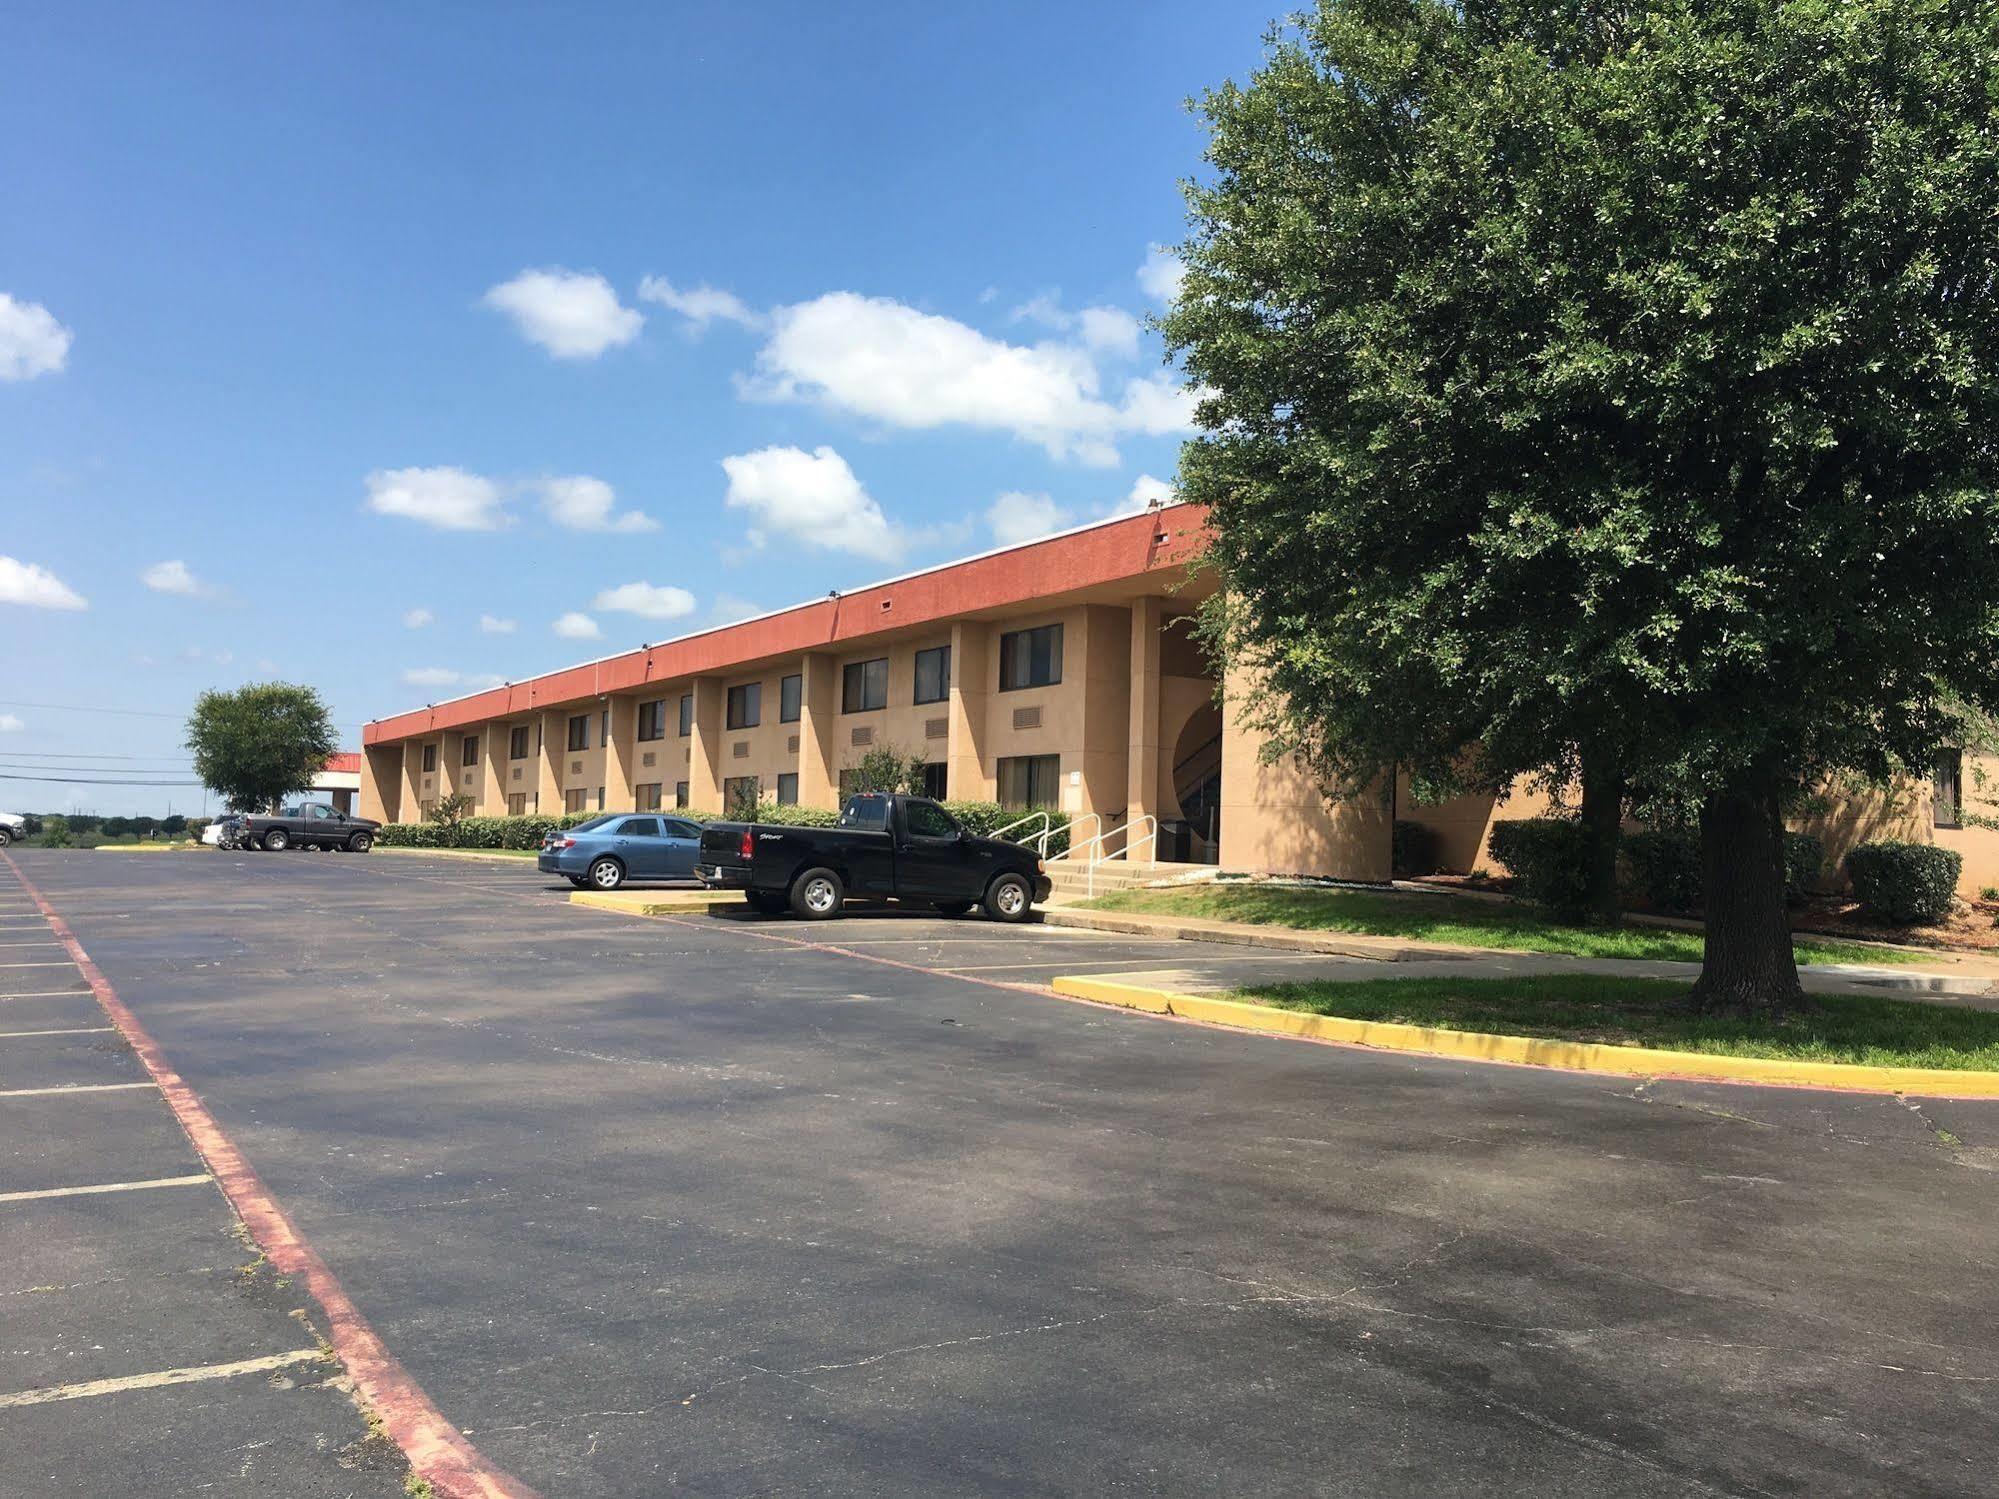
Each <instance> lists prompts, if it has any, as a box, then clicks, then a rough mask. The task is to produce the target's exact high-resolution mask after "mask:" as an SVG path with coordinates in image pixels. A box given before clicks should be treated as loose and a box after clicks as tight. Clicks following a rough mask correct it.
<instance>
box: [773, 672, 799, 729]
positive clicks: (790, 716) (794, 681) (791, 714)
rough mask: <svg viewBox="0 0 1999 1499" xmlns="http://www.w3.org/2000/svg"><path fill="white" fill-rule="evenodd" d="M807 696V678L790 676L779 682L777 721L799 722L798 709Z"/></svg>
mask: <svg viewBox="0 0 1999 1499" xmlns="http://www.w3.org/2000/svg"><path fill="white" fill-rule="evenodd" d="M804 698H805V678H804V677H802V676H790V677H786V678H784V680H783V681H781V682H779V683H778V684H777V721H778V722H779V723H797V722H798V710H799V706H800V704H801V703H802V702H803V701H804Z"/></svg>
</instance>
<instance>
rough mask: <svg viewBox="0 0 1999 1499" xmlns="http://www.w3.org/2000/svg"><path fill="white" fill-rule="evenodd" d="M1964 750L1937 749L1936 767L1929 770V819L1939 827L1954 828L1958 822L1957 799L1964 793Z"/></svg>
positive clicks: (1958, 802) (1958, 803)
mask: <svg viewBox="0 0 1999 1499" xmlns="http://www.w3.org/2000/svg"><path fill="white" fill-rule="evenodd" d="M1963 783H1964V751H1963V750H1954V749H1947V750H1939V751H1937V763H1936V769H1935V770H1933V771H1931V772H1930V820H1931V821H1932V822H1933V823H1935V825H1936V826H1938V827H1940V828H1954V827H1958V826H1960V825H1961V824H1960V823H1959V822H1958V808H1959V807H1960V806H1961V805H1962V803H1961V801H1960V800H1959V799H1960V798H1961V797H1962V796H1963V794H1964V784H1963Z"/></svg>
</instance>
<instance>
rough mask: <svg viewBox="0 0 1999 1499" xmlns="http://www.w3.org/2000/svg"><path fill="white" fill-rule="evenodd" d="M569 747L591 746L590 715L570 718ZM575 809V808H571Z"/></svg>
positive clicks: (583, 714) (582, 714) (583, 748)
mask: <svg viewBox="0 0 1999 1499" xmlns="http://www.w3.org/2000/svg"><path fill="white" fill-rule="evenodd" d="M569 747H570V748H571V749H573V750H587V749H588V748H590V715H589V714H588V713H578V714H577V715H576V716H575V717H574V718H572V719H570V720H569ZM571 810H572V811H573V810H575V809H574V808H572V809H571Z"/></svg>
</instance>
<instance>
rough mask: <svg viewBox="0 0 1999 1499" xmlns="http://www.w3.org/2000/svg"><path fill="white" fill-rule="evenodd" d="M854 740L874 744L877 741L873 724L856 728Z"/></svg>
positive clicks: (858, 742) (859, 742) (857, 742)
mask: <svg viewBox="0 0 1999 1499" xmlns="http://www.w3.org/2000/svg"><path fill="white" fill-rule="evenodd" d="M853 742H854V743H855V744H873V743H874V742H875V731H874V727H873V726H872V725H868V726H866V727H863V728H858V729H856V730H854V739H853Z"/></svg>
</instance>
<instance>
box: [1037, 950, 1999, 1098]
mask: <svg viewBox="0 0 1999 1499" xmlns="http://www.w3.org/2000/svg"><path fill="white" fill-rule="evenodd" d="M1049 987H1050V988H1051V989H1053V990H1054V991H1055V992H1056V993H1057V994H1061V995H1066V996H1068V997H1069V998H1071V999H1088V1000H1095V1001H1096V1002H1097V1003H1099V1004H1109V1005H1121V1006H1123V1007H1124V1008H1126V1009H1133V1010H1145V1011H1148V1012H1149V1013H1151V1014H1155V1015H1177V1016H1179V1017H1181V1018H1183V1019H1186V1020H1201V1021H1206V1022H1208V1023H1209V1024H1211V1025H1228V1026H1236V1027H1239V1028H1241V1029H1244V1030H1255V1031H1272V1032H1276V1033H1277V1034H1279V1035H1286V1036H1298V1037H1302V1038H1304V1039H1307V1040H1312V1041H1332V1042H1338V1043H1340V1044H1342V1045H1347V1046H1366V1047H1371V1048H1374V1049H1377V1050H1381V1051H1399V1052H1408V1053H1413V1054H1417V1055H1421V1056H1431V1057H1448V1058H1452V1059H1455V1060H1458V1061H1471V1062H1510V1063H1512V1064H1514V1065H1516V1066H1523V1067H1549V1068H1553V1069H1555V1070H1557V1071H1563V1072H1608V1073H1614V1074H1617V1075H1619V1076H1623V1077H1664V1078H1679V1079H1684V1080H1686V1081H1690V1082H1726V1083H1761V1084H1766V1085H1778V1086H1783V1087H1793V1088H1825V1089H1831V1090H1835V1091H1841V1092H1855V1093H1917V1094H1920V1095H1922V1096H1923V1097H1925V1098H1999V1072H1968V1071H1955V1070H1951V1069H1948V1068H1939V1067H1866V1066H1862V1065H1860V1064H1858V1063H1850V1062H1787V1061H1779V1060H1776V1059H1774V1058H1768V1057H1719V1056H1707V1055H1704V1054H1702V1053H1700V1052H1690V1051H1662V1050H1658V1049H1655V1048H1653V1047H1647V1046H1604V1045H1598V1044H1595V1043H1592V1042H1584V1041H1551V1040H1544V1039H1538V1038H1534V1037H1529V1036H1500V1035H1487V1034H1484V1033H1482V1032H1478V1031H1450V1030H1438V1029H1433V1028H1431V1027H1428V1026H1420V1025H1396V1024H1392V1023H1389V1022H1386V1021H1378V1020H1344V1019H1341V1018H1339V1017H1337V1016H1332V1015H1308V1014H1305V1013H1303V1012H1301V1011H1298V1010H1279V1009H1272V1008H1270V1007H1269V1006H1266V1005H1251V1004H1243V1003H1242V1002H1241V1001H1239V1000H1233V999H1213V998H1209V997H1206V996H1202V995H1196V994H1174V993H1171V992H1169V991H1167V990H1164V989H1148V988H1144V987H1142V986H1140V985H1137V984H1125V983H1120V982H1118V981H1117V980H1115V979H1103V978H1086V977H1073V978H1056V979H1051V980H1050V981H1049Z"/></svg>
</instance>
